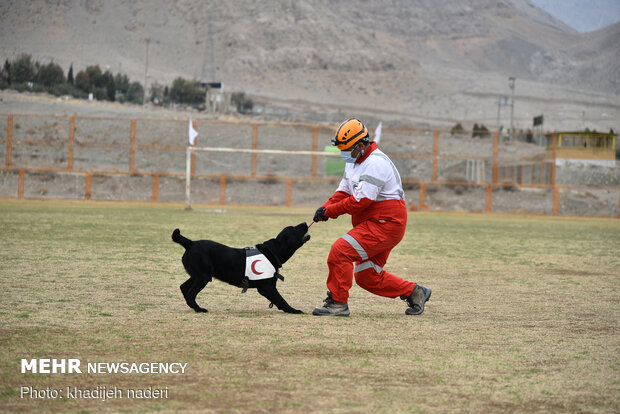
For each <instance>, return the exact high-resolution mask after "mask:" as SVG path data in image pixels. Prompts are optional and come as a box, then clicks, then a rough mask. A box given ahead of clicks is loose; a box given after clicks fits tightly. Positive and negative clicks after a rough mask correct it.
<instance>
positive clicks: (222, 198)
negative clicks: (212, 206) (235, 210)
mask: <svg viewBox="0 0 620 414" xmlns="http://www.w3.org/2000/svg"><path fill="white" fill-rule="evenodd" d="M220 204H226V176H225V175H222V176H220Z"/></svg>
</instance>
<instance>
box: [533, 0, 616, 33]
mask: <svg viewBox="0 0 620 414" xmlns="http://www.w3.org/2000/svg"><path fill="white" fill-rule="evenodd" d="M531 2H532V3H534V4H535V5H537V6H538V7H540V8H541V9H543V10H545V11H546V12H547V13H549V14H550V15H552V16H553V17H555V18H557V19H560V20H562V21H563V22H564V23H566V24H568V25H569V26H571V27H573V28H574V29H576V30H578V31H580V32H590V31H593V30H598V29H602V28H603V27H606V26H609V25H611V24H614V23H617V22H619V21H620V0H531Z"/></svg>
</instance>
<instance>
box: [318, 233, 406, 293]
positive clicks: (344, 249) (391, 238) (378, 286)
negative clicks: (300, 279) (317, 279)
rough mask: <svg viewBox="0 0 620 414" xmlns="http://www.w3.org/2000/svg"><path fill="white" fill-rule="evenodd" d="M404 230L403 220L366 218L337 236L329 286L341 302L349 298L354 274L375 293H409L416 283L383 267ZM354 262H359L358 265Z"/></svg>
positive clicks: (330, 254) (358, 280)
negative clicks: (369, 219)
mask: <svg viewBox="0 0 620 414" xmlns="http://www.w3.org/2000/svg"><path fill="white" fill-rule="evenodd" d="M405 223H406V222H405ZM404 234H405V224H403V223H402V222H388V221H384V222H375V221H365V222H363V223H360V224H359V225H358V226H356V227H354V228H353V229H352V230H351V231H349V232H348V233H347V234H345V235H344V236H342V237H341V238H339V239H338V240H336V242H335V243H334V244H333V245H332V248H331V250H330V252H329V256H328V258H327V266H328V267H329V275H328V277H327V288H328V289H329V291H330V292H332V298H333V299H334V300H335V301H338V302H347V301H348V299H349V289H351V286H352V285H353V275H354V274H355V281H356V282H357V284H358V285H359V286H360V287H362V288H364V289H366V290H367V291H369V292H371V293H374V294H375V295H379V296H385V297H390V298H396V297H399V296H402V295H406V296H409V295H410V294H411V292H412V291H413V288H414V286H415V284H414V283H413V282H408V281H406V280H404V279H402V278H400V277H398V276H396V275H393V274H392V273H389V272H387V271H385V270H384V269H383V266H385V263H386V262H387V259H388V256H389V255H390V252H391V251H392V249H393V248H394V246H396V245H397V244H398V243H399V242H400V241H401V240H402V238H403V236H404ZM353 262H356V266H355V267H354V266H353Z"/></svg>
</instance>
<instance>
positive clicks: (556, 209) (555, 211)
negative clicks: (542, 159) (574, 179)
mask: <svg viewBox="0 0 620 414" xmlns="http://www.w3.org/2000/svg"><path fill="white" fill-rule="evenodd" d="M557 148H558V134H553V164H551V187H552V188H553V215H555V216H557V215H558V212H559V211H560V191H559V189H558V188H557V187H556V185H555V164H556V161H557V159H556V157H557Z"/></svg>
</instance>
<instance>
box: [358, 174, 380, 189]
mask: <svg viewBox="0 0 620 414" xmlns="http://www.w3.org/2000/svg"><path fill="white" fill-rule="evenodd" d="M360 181H366V182H367V183H370V184H372V185H375V186H377V187H379V188H383V187H384V186H385V181H381V180H380V179H378V178H375V177H373V176H371V175H361V176H360Z"/></svg>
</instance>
